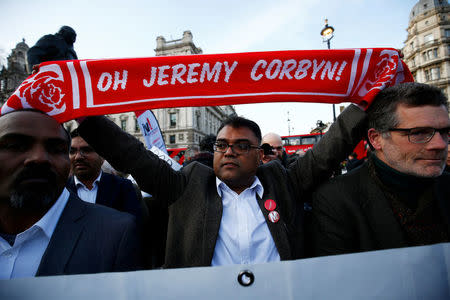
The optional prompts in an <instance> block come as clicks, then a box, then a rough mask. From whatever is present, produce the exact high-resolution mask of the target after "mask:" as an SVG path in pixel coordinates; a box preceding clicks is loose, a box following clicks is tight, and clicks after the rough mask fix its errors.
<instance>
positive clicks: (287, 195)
mask: <svg viewBox="0 0 450 300" xmlns="http://www.w3.org/2000/svg"><path fill="white" fill-rule="evenodd" d="M365 115H366V114H365V113H364V112H363V111H362V110H361V109H359V108H358V107H356V106H354V105H352V106H350V107H349V108H348V109H347V110H345V111H344V112H343V113H342V114H341V115H340V116H339V117H338V119H337V121H336V124H334V125H333V126H331V128H330V130H329V131H328V133H327V134H326V135H325V136H324V137H323V138H322V139H321V141H320V142H319V143H318V145H316V147H314V149H313V150H312V151H308V153H307V154H306V155H305V156H304V157H303V158H301V159H298V160H297V161H296V163H295V164H293V165H291V166H290V167H289V168H284V167H283V166H282V165H281V164H280V163H279V162H277V161H275V162H274V163H270V164H264V165H261V159H262V156H263V150H262V149H261V148H260V145H261V131H260V129H259V126H258V125H257V124H256V123H255V122H253V121H250V120H247V119H245V118H241V117H236V116H235V117H231V118H229V119H228V120H226V121H224V122H223V123H222V125H221V127H220V128H219V130H218V133H217V139H216V143H215V145H214V151H215V152H214V162H213V169H211V168H209V167H207V166H204V165H202V164H200V163H197V162H193V163H191V164H189V165H187V166H186V167H184V168H183V169H182V170H181V171H178V172H177V171H174V170H173V169H172V168H170V166H168V164H167V163H166V162H164V161H163V160H161V159H159V158H158V157H157V156H156V155H154V154H152V153H151V152H150V151H147V150H146V149H145V147H144V146H143V145H142V143H140V142H139V141H138V140H136V139H135V138H134V137H132V136H131V135H128V134H126V133H124V132H123V131H121V129H120V128H119V127H118V126H117V125H115V124H114V123H113V122H111V121H110V120H108V119H107V118H105V117H88V118H86V119H84V120H83V121H82V122H81V124H80V126H79V127H78V130H79V133H80V135H81V136H82V137H83V138H84V139H85V140H86V141H87V142H88V143H89V144H90V145H91V146H92V147H93V148H94V149H95V150H96V151H97V153H99V154H100V155H101V156H103V157H104V158H105V159H107V160H108V162H110V163H111V165H112V166H113V167H114V168H116V169H117V170H120V171H123V172H126V173H130V174H132V176H133V177H134V178H135V179H136V181H137V183H138V184H139V187H140V188H141V189H142V190H144V191H146V192H148V193H151V194H152V195H154V196H155V199H157V201H160V202H161V203H162V205H163V206H164V207H166V208H167V209H168V220H167V222H168V233H167V244H166V255H165V264H164V267H166V268H176V267H194V266H211V265H213V266H216V265H229V264H251V263H264V262H270V261H279V260H288V259H294V258H299V257H302V256H303V255H304V251H303V249H304V243H303V227H302V224H301V223H302V222H303V218H302V215H301V214H300V215H297V213H296V212H297V211H300V212H301V211H302V209H303V201H305V199H304V198H305V194H306V193H309V192H311V191H312V190H313V189H315V188H316V186H317V185H318V184H320V183H321V182H323V181H324V180H326V179H327V178H329V176H330V174H331V172H332V170H333V169H334V168H335V167H337V166H338V165H339V163H340V162H341V161H342V160H343V159H344V158H345V157H346V156H347V155H348V154H349V153H350V151H351V150H352V149H353V148H354V147H355V145H356V144H357V143H358V141H359V140H360V139H361V138H362V135H363V127H364V126H363V124H364V122H365V119H366V118H365ZM299 207H300V209H298V208H299ZM151 213H152V212H150V214H151Z"/></svg>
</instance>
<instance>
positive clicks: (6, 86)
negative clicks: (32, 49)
mask: <svg viewBox="0 0 450 300" xmlns="http://www.w3.org/2000/svg"><path fill="white" fill-rule="evenodd" d="M28 49H29V47H28V45H27V44H26V43H25V39H23V40H22V42H20V43H18V44H17V45H16V47H15V48H14V49H12V50H11V54H10V55H9V56H8V58H7V65H8V66H7V67H6V66H3V67H2V70H1V71H0V106H1V105H3V103H4V102H5V101H6V100H7V99H8V98H9V96H11V94H12V93H13V92H14V91H15V90H16V89H17V87H18V86H19V85H20V84H21V83H22V81H23V80H24V79H25V78H27V77H28V76H29V74H30V72H29V71H30V70H29V69H28V63H27V51H28Z"/></svg>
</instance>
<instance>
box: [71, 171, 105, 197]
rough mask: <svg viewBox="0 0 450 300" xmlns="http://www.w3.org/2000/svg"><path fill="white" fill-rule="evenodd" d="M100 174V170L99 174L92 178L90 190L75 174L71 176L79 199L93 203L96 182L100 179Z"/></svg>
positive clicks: (96, 186)
mask: <svg viewBox="0 0 450 300" xmlns="http://www.w3.org/2000/svg"><path fill="white" fill-rule="evenodd" d="M102 174H103V172H102V171H100V175H98V177H97V179H95V180H94V183H93V184H92V189H91V190H90V189H88V188H87V187H86V186H85V185H84V183H82V182H81V181H79V180H78V178H77V176H75V175H74V176H73V179H74V181H75V187H76V188H77V195H78V197H79V198H80V199H81V200H83V201H86V202H89V203H94V204H95V200H96V199H97V191H98V182H99V181H100V178H101V177H102Z"/></svg>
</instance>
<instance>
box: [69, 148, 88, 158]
mask: <svg viewBox="0 0 450 300" xmlns="http://www.w3.org/2000/svg"><path fill="white" fill-rule="evenodd" d="M93 152H94V149H93V148H92V147H81V148H70V151H69V154H70V155H76V154H77V153H80V155H81V156H84V157H86V156H87V155H89V154H91V153H93Z"/></svg>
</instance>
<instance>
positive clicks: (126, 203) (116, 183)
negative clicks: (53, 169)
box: [66, 172, 146, 224]
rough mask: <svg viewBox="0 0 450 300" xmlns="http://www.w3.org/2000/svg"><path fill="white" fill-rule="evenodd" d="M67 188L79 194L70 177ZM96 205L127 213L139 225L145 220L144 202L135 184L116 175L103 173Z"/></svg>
mask: <svg viewBox="0 0 450 300" xmlns="http://www.w3.org/2000/svg"><path fill="white" fill-rule="evenodd" d="M66 187H67V189H68V190H69V191H71V192H73V193H74V194H75V195H76V194H77V188H76V186H75V180H74V178H73V176H71V177H69V180H68V181H67V184H66ZM95 204H101V205H104V206H108V207H111V208H114V209H117V210H119V211H123V212H127V213H130V214H132V215H134V216H135V217H136V220H137V222H138V223H139V224H141V223H142V222H143V218H145V212H146V211H145V210H144V209H143V208H144V204H143V200H142V198H141V197H139V198H138V196H137V194H136V190H135V189H134V186H133V183H132V182H131V181H130V180H128V179H124V178H121V177H119V176H116V175H112V174H108V173H105V172H103V174H102V176H101V177H100V181H99V183H98V191H97V198H96V199H95Z"/></svg>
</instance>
